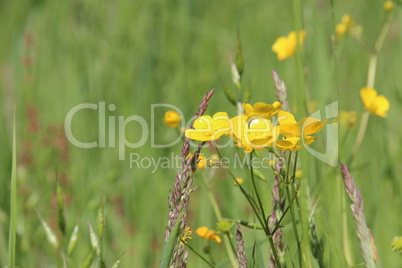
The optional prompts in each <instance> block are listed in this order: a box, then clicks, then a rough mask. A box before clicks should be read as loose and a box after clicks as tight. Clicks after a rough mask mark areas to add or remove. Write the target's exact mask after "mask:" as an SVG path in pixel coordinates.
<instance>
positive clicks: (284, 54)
mask: <svg viewBox="0 0 402 268" xmlns="http://www.w3.org/2000/svg"><path fill="white" fill-rule="evenodd" d="M297 36H299V41H298V43H299V46H300V49H301V48H302V47H303V42H304V38H305V37H306V31H304V30H302V31H300V32H299V34H297V32H295V31H292V32H290V33H289V34H288V36H286V37H285V36H281V37H279V38H278V39H276V41H275V43H274V44H273V45H272V51H273V52H275V53H276V56H277V59H278V60H284V59H287V58H289V57H292V56H293V55H294V54H295V52H296V48H297Z"/></svg>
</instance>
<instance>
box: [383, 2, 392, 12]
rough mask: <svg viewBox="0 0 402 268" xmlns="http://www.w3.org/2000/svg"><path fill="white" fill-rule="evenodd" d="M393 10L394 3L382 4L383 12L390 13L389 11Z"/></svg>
mask: <svg viewBox="0 0 402 268" xmlns="http://www.w3.org/2000/svg"><path fill="white" fill-rule="evenodd" d="M394 9H395V4H394V2H392V1H386V2H385V3H384V10H385V11H386V12H391V11H393V10H394Z"/></svg>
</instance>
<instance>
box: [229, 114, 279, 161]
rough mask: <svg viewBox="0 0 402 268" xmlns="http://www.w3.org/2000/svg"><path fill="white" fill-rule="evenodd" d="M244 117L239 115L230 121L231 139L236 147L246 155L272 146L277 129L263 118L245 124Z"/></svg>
mask: <svg viewBox="0 0 402 268" xmlns="http://www.w3.org/2000/svg"><path fill="white" fill-rule="evenodd" d="M247 119H248V117H247V116H246V115H239V116H236V117H234V118H232V119H231V126H232V133H231V138H232V139H233V140H234V141H235V142H237V144H236V146H238V147H241V148H244V149H245V152H246V153H251V152H252V151H253V150H254V149H255V150H260V151H261V150H263V148H264V147H267V146H270V145H272V143H273V142H274V141H275V140H276V138H277V137H278V135H279V129H278V127H274V125H273V123H272V122H271V121H270V120H268V119H265V118H257V119H254V120H251V122H247Z"/></svg>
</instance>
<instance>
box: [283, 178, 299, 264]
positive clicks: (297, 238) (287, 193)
mask: <svg viewBox="0 0 402 268" xmlns="http://www.w3.org/2000/svg"><path fill="white" fill-rule="evenodd" d="M285 189H286V196H287V198H288V200H289V202H290V201H291V198H290V192H289V187H288V186H287V187H285ZM290 215H291V218H292V225H293V232H294V234H295V238H296V242H297V251H298V255H299V266H300V267H303V262H302V255H301V247H300V240H299V233H298V231H297V226H296V218H295V212H294V210H293V205H292V206H290Z"/></svg>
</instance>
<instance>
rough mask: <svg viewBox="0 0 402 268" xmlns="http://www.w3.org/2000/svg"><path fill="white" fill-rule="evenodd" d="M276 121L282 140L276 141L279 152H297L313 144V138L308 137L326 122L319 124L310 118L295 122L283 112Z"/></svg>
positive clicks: (288, 114) (280, 112) (318, 121)
mask: <svg viewBox="0 0 402 268" xmlns="http://www.w3.org/2000/svg"><path fill="white" fill-rule="evenodd" d="M278 121H279V125H280V133H281V134H282V135H283V136H284V138H283V139H282V140H277V141H276V145H277V146H278V147H279V150H291V151H297V150H299V149H300V148H301V147H303V146H305V145H309V144H311V143H313V142H314V141H315V138H314V137H312V136H310V135H312V134H314V133H317V132H318V131H320V130H321V129H322V128H323V127H324V126H325V124H326V123H327V120H325V121H324V122H321V121H320V120H318V119H315V118H312V117H305V118H303V119H302V120H300V121H299V122H296V120H295V118H294V116H293V115H292V114H291V113H289V112H285V111H279V113H278Z"/></svg>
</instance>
